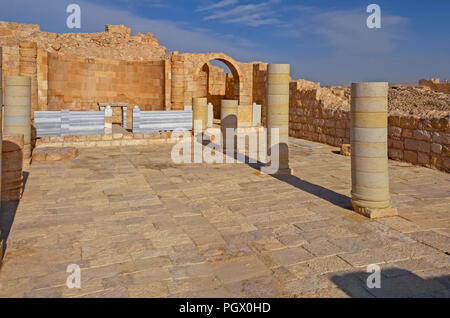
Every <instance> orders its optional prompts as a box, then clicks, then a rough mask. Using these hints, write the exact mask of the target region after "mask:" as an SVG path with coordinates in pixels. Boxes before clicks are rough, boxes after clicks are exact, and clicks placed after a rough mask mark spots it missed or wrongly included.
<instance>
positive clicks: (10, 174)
mask: <svg viewBox="0 0 450 318" xmlns="http://www.w3.org/2000/svg"><path fill="white" fill-rule="evenodd" d="M0 144H3V146H2V152H1V157H3V166H2V168H1V171H2V178H1V182H0V183H1V188H2V191H1V201H3V202H11V201H19V200H20V197H21V195H22V175H23V172H22V169H23V135H10V134H4V135H3V142H1V143H0Z"/></svg>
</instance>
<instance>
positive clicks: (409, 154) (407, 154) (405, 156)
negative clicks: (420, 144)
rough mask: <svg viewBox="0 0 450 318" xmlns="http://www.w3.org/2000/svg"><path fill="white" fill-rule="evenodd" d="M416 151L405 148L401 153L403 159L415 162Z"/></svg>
mask: <svg viewBox="0 0 450 318" xmlns="http://www.w3.org/2000/svg"><path fill="white" fill-rule="evenodd" d="M417 156H418V155H417V152H415V151H408V150H405V152H404V153H403V159H404V160H405V161H407V162H410V163H412V164H417Z"/></svg>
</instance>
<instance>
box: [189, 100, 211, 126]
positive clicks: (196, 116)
mask: <svg viewBox="0 0 450 318" xmlns="http://www.w3.org/2000/svg"><path fill="white" fill-rule="evenodd" d="M207 103H208V100H207V99H206V98H193V99H192V129H193V132H194V134H199V133H203V132H204V131H205V130H206V128H207V127H206V126H207V123H208V107H207ZM196 121H201V125H200V126H198V127H197V126H196V125H195V124H196V123H195V122H196Z"/></svg>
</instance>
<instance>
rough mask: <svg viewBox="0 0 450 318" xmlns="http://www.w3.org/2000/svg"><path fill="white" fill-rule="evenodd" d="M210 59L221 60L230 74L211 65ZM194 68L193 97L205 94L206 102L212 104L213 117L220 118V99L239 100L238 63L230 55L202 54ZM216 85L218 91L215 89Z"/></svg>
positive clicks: (239, 76) (239, 75) (240, 76)
mask: <svg viewBox="0 0 450 318" xmlns="http://www.w3.org/2000/svg"><path fill="white" fill-rule="evenodd" d="M211 61H220V62H222V63H223V64H224V65H225V66H227V67H228V69H229V70H230V72H231V74H227V73H225V72H223V73H222V72H221V71H222V70H221V69H220V68H219V67H217V66H215V65H212V64H211ZM194 69H195V70H196V72H195V74H194V79H195V83H196V85H197V89H196V93H195V95H196V96H195V97H205V96H206V97H207V98H208V102H211V103H212V104H213V105H214V117H215V118H220V104H221V100H223V99H235V100H238V101H240V99H241V98H240V97H241V96H240V93H241V87H242V80H241V79H242V73H241V70H240V67H239V65H238V63H237V62H236V61H234V60H233V59H232V58H231V57H229V56H226V55H225V54H221V53H219V54H214V53H213V54H210V53H209V54H202V58H201V59H199V60H198V62H197V63H196V65H195V66H194ZM205 74H206V78H205ZM202 75H203V76H202ZM218 75H220V77H221V78H220V79H217V76H218ZM218 81H219V82H218ZM218 87H219V90H220V93H219V92H218V91H217V88H218ZM200 95H202V96H200Z"/></svg>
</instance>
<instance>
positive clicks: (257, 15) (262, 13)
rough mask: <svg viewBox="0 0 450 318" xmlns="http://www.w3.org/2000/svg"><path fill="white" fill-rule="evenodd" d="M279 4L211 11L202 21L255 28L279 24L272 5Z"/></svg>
mask: <svg viewBox="0 0 450 318" xmlns="http://www.w3.org/2000/svg"><path fill="white" fill-rule="evenodd" d="M278 3H280V0H269V1H266V2H261V3H258V4H245V5H238V6H235V7H233V8H231V9H228V10H212V11H213V12H211V13H210V14H209V15H207V16H205V17H204V20H206V21H208V20H218V21H219V22H221V23H226V24H229V23H236V24H244V25H248V26H252V27H257V26H261V25H267V24H276V23H278V22H279V20H278V18H277V17H276V10H273V8H272V7H273V5H275V4H278Z"/></svg>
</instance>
